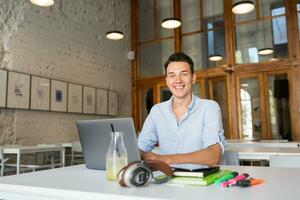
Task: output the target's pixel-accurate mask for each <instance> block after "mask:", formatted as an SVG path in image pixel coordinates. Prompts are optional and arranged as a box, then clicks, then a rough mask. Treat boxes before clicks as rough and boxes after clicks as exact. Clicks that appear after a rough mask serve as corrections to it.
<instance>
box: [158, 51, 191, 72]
mask: <svg viewBox="0 0 300 200" xmlns="http://www.w3.org/2000/svg"><path fill="white" fill-rule="evenodd" d="M171 62H186V63H188V64H189V65H190V70H191V72H192V74H194V62H193V60H192V59H191V58H190V57H189V56H188V55H186V54H185V53H183V52H178V53H174V54H172V55H170V57H169V58H168V60H167V61H166V62H165V64H164V67H165V73H167V68H168V65H169V64H170V63H171Z"/></svg>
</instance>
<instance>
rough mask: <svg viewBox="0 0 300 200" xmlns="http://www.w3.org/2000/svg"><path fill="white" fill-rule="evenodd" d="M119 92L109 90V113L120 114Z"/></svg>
mask: <svg viewBox="0 0 300 200" xmlns="http://www.w3.org/2000/svg"><path fill="white" fill-rule="evenodd" d="M118 104H119V100H118V93H117V92H115V91H111V90H110V91H108V114H109V115H118V109H119V106H118Z"/></svg>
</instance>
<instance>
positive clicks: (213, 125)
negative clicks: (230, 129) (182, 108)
mask: <svg viewBox="0 0 300 200" xmlns="http://www.w3.org/2000/svg"><path fill="white" fill-rule="evenodd" d="M157 143H159V153H160V154H164V155H165V154H180V153H190V152H194V151H198V150H201V149H204V148H207V147H208V146H210V145H213V144H220V146H221V148H222V152H224V145H225V138H224V130H223V125H222V115H221V110H220V107H219V105H218V103H217V102H215V101H212V100H207V99H199V98H198V97H196V96H194V95H193V96H192V102H191V104H190V105H189V107H188V110H187V112H186V113H185V114H184V116H183V117H182V119H181V120H180V121H177V119H176V115H175V114H174V112H173V111H172V98H171V99H170V100H168V101H165V102H162V103H159V104H156V105H155V106H153V107H152V109H151V111H150V113H149V115H148V117H147V118H146V120H145V122H144V125H143V129H142V131H141V133H140V134H139V137H138V146H139V149H141V150H142V151H144V152H149V151H151V150H152V149H153V147H154V146H155V144H157ZM174 167H182V168H190V169H192V168H199V167H203V166H201V165H194V164H178V165H174Z"/></svg>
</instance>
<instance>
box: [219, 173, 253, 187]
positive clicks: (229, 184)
mask: <svg viewBox="0 0 300 200" xmlns="http://www.w3.org/2000/svg"><path fill="white" fill-rule="evenodd" d="M248 176H249V174H246V173H245V174H241V175H238V176H236V177H234V178H232V179H229V180H228V181H225V182H223V183H221V186H222V187H230V186H232V185H235V184H236V182H238V181H240V180H244V179H246V178H247V177H248Z"/></svg>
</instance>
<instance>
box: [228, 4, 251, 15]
mask: <svg viewBox="0 0 300 200" xmlns="http://www.w3.org/2000/svg"><path fill="white" fill-rule="evenodd" d="M254 8H255V5H254V3H253V2H252V1H239V2H237V3H235V4H234V5H233V6H232V12H233V13H234V14H237V15H242V14H247V13H249V12H251V11H253V10H254Z"/></svg>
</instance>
